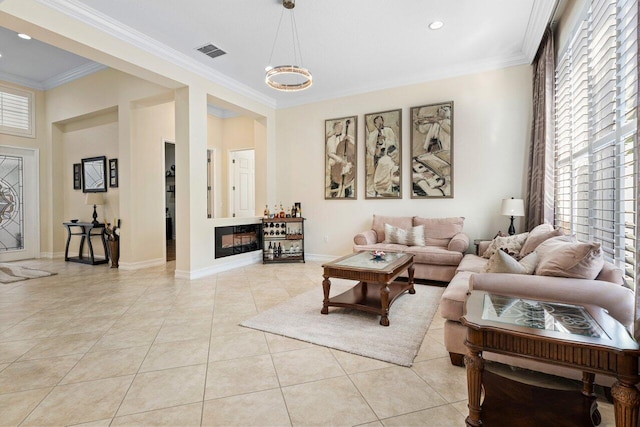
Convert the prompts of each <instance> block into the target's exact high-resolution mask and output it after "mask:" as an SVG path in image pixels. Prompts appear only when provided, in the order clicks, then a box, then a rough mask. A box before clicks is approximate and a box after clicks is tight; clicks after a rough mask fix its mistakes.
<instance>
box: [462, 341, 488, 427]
mask: <svg viewBox="0 0 640 427" xmlns="http://www.w3.org/2000/svg"><path fill="white" fill-rule="evenodd" d="M464 364H465V365H466V366H467V390H468V392H469V404H468V407H469V416H467V418H466V419H465V423H466V424H467V426H472V427H479V426H482V421H480V412H481V411H482V407H481V406H480V397H481V395H482V374H483V372H484V360H483V359H482V353H481V352H480V351H477V350H471V349H469V351H468V352H467V354H466V355H465V356H464Z"/></svg>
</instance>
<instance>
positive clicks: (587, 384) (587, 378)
mask: <svg viewBox="0 0 640 427" xmlns="http://www.w3.org/2000/svg"><path fill="white" fill-rule="evenodd" d="M595 378H596V375H595V374H592V373H591V372H583V373H582V396H584V405H585V411H586V412H588V413H589V414H590V415H591V421H592V422H593V425H595V426H599V425H600V423H601V422H602V416H601V415H600V411H599V410H598V404H597V403H596V394H595V392H594V388H593V381H594V380H595Z"/></svg>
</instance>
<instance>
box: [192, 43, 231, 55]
mask: <svg viewBox="0 0 640 427" xmlns="http://www.w3.org/2000/svg"><path fill="white" fill-rule="evenodd" d="M198 50H199V51H200V52H202V53H204V54H205V55H207V56H208V57H209V58H217V57H218V56H222V55H224V54H225V53H227V52H225V51H224V50H222V49H220V48H219V47H218V46H215V45H213V44H211V43H209V44H206V45H204V46H202V47H199V48H198Z"/></svg>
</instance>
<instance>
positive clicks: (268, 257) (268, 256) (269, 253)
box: [265, 242, 273, 259]
mask: <svg viewBox="0 0 640 427" xmlns="http://www.w3.org/2000/svg"><path fill="white" fill-rule="evenodd" d="M265 258H266V259H273V247H272V246H271V242H269V248H267V255H266V257H265Z"/></svg>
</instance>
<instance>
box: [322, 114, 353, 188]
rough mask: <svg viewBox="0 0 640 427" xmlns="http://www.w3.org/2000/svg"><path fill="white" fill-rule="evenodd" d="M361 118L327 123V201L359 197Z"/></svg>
mask: <svg viewBox="0 0 640 427" xmlns="http://www.w3.org/2000/svg"><path fill="white" fill-rule="evenodd" d="M357 128H358V117H357V116H350V117H342V118H339V119H329V120H325V122H324V142H325V144H324V145H325V156H324V159H325V173H324V198H325V199H331V200H340V199H342V200H355V199H356V198H357V175H358V174H357V147H358V144H357V135H358V133H357Z"/></svg>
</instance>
